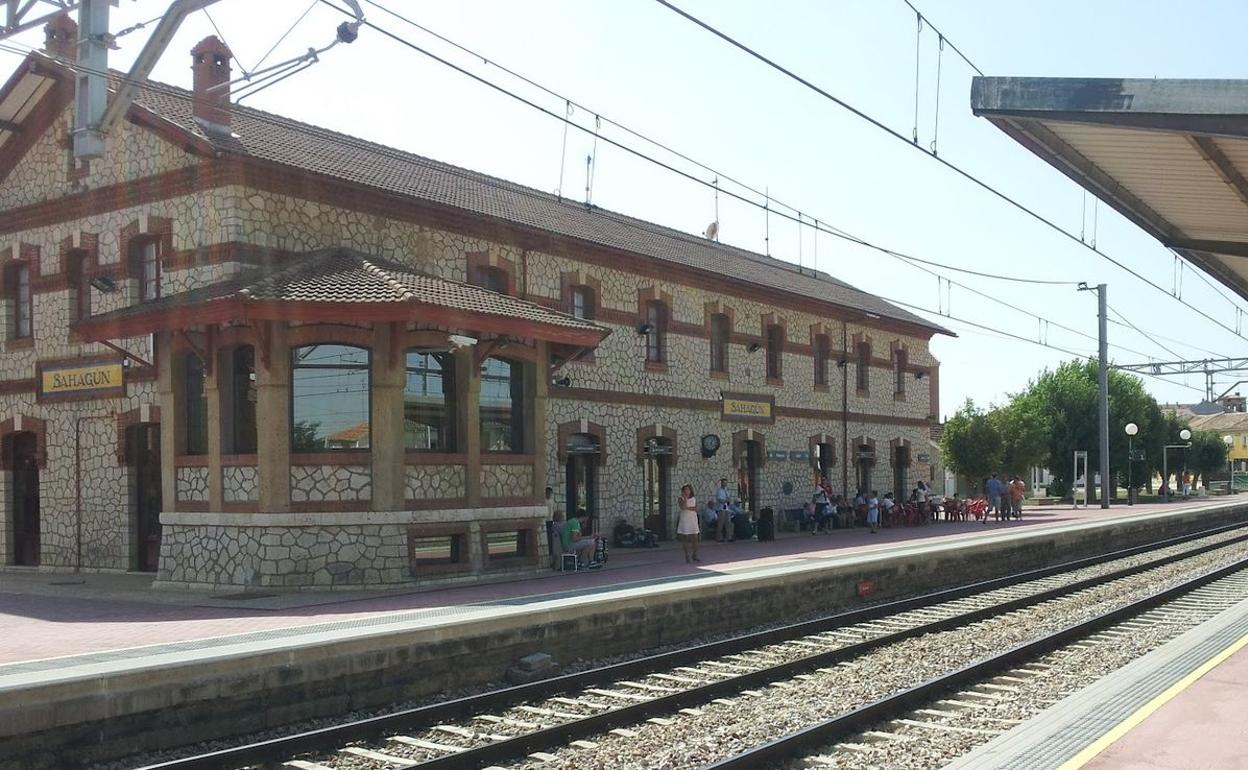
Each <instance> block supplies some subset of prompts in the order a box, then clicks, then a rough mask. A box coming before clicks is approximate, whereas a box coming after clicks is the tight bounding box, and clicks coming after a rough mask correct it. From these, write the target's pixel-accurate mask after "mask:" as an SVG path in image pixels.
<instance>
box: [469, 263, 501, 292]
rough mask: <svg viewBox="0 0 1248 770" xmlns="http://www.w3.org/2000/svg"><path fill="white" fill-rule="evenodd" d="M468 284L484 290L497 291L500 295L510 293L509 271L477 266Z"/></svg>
mask: <svg viewBox="0 0 1248 770" xmlns="http://www.w3.org/2000/svg"><path fill="white" fill-rule="evenodd" d="M468 283H471V284H472V285H474V286H480V287H481V288H482V289H489V290H490V291H496V292H498V293H499V294H508V293H509V292H508V291H507V271H506V270H503V269H502V268H501V267H491V266H490V265H476V266H474V267H473V268H472V271H471V272H470V273H469V275H468Z"/></svg>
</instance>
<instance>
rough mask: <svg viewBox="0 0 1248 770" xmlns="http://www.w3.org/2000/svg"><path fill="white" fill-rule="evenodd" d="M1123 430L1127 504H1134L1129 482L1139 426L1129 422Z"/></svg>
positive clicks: (1132, 491)
mask: <svg viewBox="0 0 1248 770" xmlns="http://www.w3.org/2000/svg"><path fill="white" fill-rule="evenodd" d="M1123 430H1124V431H1126V433H1127V505H1135V486H1134V485H1132V483H1131V482H1132V480H1133V479H1132V478H1131V476H1132V473H1131V471H1132V470H1134V466H1135V434H1137V433H1139V432H1140V426H1138V425H1136V424H1135V423H1133V422H1129V423H1127V425H1126V427H1125V428H1123Z"/></svg>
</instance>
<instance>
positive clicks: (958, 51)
mask: <svg viewBox="0 0 1248 770" xmlns="http://www.w3.org/2000/svg"><path fill="white" fill-rule="evenodd" d="M901 1H902V2H903V3H905V4H906V5H908V6H910V10H912V11H914V12H915V13H916V14H917V15H918V17H919V18H920V19H922V20H923V23H924V24H926V25H927V26H929V27H931V28H932V31H933V32H935V33H936V34H937V35H939V36H940V38H941V39H942V40H944V41H946V42H947V43H949V47H950V48H952V49H953V52H954V53H956V54H957V55H958V58H960V59H961V60H962V61H964V62H966V66H968V67H970V68H971V69H973V70H975V74H976V75H983V74H984V71H983V70H981V69H980V68H979V66H978V65H976V64H975V62H973V61H971V60H970V58H969V57H967V55H966V54H964V53H962V51H961V49H959V48H958V47H957V46H956V45H954V44H953V41H951V40H949V38H948V37H946V36H945V33H943V32H941V31H940V29H938V28H937V27H936V25H935V24H933V23H932V20H931V19H929V18H927V17H926V16H924V15H923V12H922V11H920V10H919V9H918V8H915V7H914V3H912V2H910V0H901Z"/></svg>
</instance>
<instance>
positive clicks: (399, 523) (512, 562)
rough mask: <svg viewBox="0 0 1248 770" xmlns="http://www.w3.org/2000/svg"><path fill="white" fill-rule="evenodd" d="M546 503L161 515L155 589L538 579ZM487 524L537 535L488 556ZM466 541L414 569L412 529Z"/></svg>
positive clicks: (336, 586)
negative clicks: (524, 547) (455, 558)
mask: <svg viewBox="0 0 1248 770" xmlns="http://www.w3.org/2000/svg"><path fill="white" fill-rule="evenodd" d="M545 515H546V508H545V507H544V506H515V507H506V508H473V509H446V510H432V511H369V512H348V513H172V512H166V513H162V514H161V517H160V520H161V526H162V530H161V546H160V569H159V571H158V572H157V575H156V584H155V585H156V587H157V588H160V589H197V590H217V589H223V588H228V589H234V590H246V589H256V588H263V589H282V590H316V591H320V590H339V589H355V590H370V589H381V588H393V587H404V588H419V587H424V586H429V587H441V586H446V585H453V584H457V583H477V582H483V581H492V580H501V579H506V578H514V577H517V576H524V575H531V574H535V573H536V572H538V571H539V570H540V569H541V568H543V567H544V565H545V564H546V563H547V547H546V539H545V524H544V520H545ZM492 522H508V523H512V522H515V523H518V524H519V525H521V526H532V527H533V528H534V529H535V530H537V531H538V532H539V533H541V536H539V537H535V538H534V542H532V543H531V545H530V551H531V552H530V553H529V554H527V555H526V556H525V557H523V558H514V557H513V558H508V559H505V560H502V559H497V558H495V559H494V560H493V562H491V559H490V558H489V555H488V553H486V548H485V545H484V537H483V534H482V533H483V532H485V531H487V530H489V529H490V527H491V524H492ZM450 531H455V532H459V533H461V534H462V535H463V539H462V541H461V542H462V545H463V548H462V550H461V559H462V561H461V563H460V564H458V565H453V566H441V565H439V566H437V567H436V568H432V569H429V570H424V569H422V568H421V567H417V569H416V570H415V571H413V563H412V559H411V554H410V553H409V547H408V538H409V534H410V533H412V532H437V533H442V532H450Z"/></svg>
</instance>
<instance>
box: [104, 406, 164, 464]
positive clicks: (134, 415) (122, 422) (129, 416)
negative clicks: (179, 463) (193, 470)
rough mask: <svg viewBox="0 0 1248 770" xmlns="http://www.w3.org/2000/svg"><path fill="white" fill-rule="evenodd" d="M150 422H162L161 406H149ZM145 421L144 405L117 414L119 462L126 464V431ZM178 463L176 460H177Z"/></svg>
mask: <svg viewBox="0 0 1248 770" xmlns="http://www.w3.org/2000/svg"><path fill="white" fill-rule="evenodd" d="M148 417H149V418H150V419H149V420H148V422H151V423H156V424H157V425H159V424H160V407H159V406H155V405H151V406H149V407H148ZM142 423H143V407H136V408H134V409H131V410H130V411H128V412H121V413H119V414H118V415H117V464H118V465H125V464H126V431H127V430H128V429H129V428H130V427H131V426H134V425H140V424H142ZM175 465H176V462H175Z"/></svg>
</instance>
